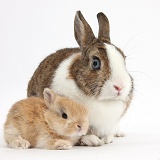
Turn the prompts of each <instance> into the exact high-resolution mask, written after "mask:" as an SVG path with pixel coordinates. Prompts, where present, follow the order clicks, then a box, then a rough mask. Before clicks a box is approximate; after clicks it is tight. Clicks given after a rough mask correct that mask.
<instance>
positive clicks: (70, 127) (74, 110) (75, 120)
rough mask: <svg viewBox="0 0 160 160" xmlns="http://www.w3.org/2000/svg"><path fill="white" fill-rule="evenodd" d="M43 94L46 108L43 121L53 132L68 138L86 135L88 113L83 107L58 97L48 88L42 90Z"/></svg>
mask: <svg viewBox="0 0 160 160" xmlns="http://www.w3.org/2000/svg"><path fill="white" fill-rule="evenodd" d="M43 94H44V100H45V103H46V105H47V107H48V109H47V111H46V112H45V120H46V122H47V123H48V125H49V127H50V129H52V130H53V132H55V133H57V134H59V135H62V136H68V137H74V136H82V135H85V134H86V133H87V130H88V124H89V122H88V112H87V110H86V108H85V107H84V106H82V105H80V104H78V103H76V102H74V101H73V100H70V99H68V98H65V97H60V96H59V95H57V94H56V93H54V92H53V91H52V90H50V89H48V88H46V89H44V92H43Z"/></svg>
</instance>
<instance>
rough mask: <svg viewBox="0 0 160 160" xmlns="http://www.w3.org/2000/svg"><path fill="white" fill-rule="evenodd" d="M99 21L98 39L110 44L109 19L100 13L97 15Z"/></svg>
mask: <svg viewBox="0 0 160 160" xmlns="http://www.w3.org/2000/svg"><path fill="white" fill-rule="evenodd" d="M97 19H98V23H99V34H98V39H99V40H102V41H104V42H110V27H109V20H108V18H107V17H106V15H105V14H104V13H102V12H100V13H98V14H97Z"/></svg>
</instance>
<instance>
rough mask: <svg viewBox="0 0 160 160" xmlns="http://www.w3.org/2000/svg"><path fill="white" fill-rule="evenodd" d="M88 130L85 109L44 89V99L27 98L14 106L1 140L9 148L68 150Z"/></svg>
mask: <svg viewBox="0 0 160 160" xmlns="http://www.w3.org/2000/svg"><path fill="white" fill-rule="evenodd" d="M87 130H88V112H87V109H86V108H85V107H83V106H82V105H80V104H78V103H76V102H74V101H73V100H70V99H68V98H65V97H60V96H58V95H57V94H55V93H54V92H53V91H51V90H50V89H48V88H46V89H45V90H44V99H42V98H38V97H30V98H27V99H25V100H21V101H19V102H17V103H16V104H14V105H13V107H12V108H11V110H10V111H9V113H8V117H7V121H6V123H5V126H4V136H5V140H6V142H7V144H8V145H9V147H12V148H23V149H25V148H29V147H36V148H45V149H71V148H72V146H73V145H76V144H77V143H79V140H80V138H81V136H82V135H85V134H86V133H87Z"/></svg>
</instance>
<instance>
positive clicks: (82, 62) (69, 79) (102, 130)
mask: <svg viewBox="0 0 160 160" xmlns="http://www.w3.org/2000/svg"><path fill="white" fill-rule="evenodd" d="M97 18H98V22H99V34H98V38H96V37H95V36H94V34H93V32H92V29H91V27H90V26H89V24H88V23H87V21H86V20H85V18H84V17H83V15H82V13H81V12H80V11H77V13H76V15H75V21H74V32H75V39H76V40H77V42H78V44H79V46H80V48H66V49H62V50H58V51H57V52H56V53H54V54H51V55H49V56H48V57H46V58H45V59H44V60H43V61H42V62H41V63H40V65H39V66H38V68H37V69H36V71H35V72H34V74H33V76H32V78H31V80H30V82H29V84H28V96H29V97H30V96H38V97H43V89H44V88H45V87H49V88H51V89H53V90H55V91H56V92H57V93H58V94H60V95H63V96H66V97H69V98H71V99H73V100H75V101H77V102H79V103H81V104H84V105H85V106H86V107H87V108H88V110H89V124H90V131H89V133H88V135H86V136H84V137H83V138H82V143H83V144H85V145H94V146H97V145H101V144H103V143H110V142H112V140H113V137H114V135H116V136H123V134H121V132H120V131H119V129H118V127H117V126H118V123H119V121H120V119H121V117H122V115H123V114H124V113H125V112H126V110H127V108H128V106H129V105H130V102H131V100H132V96H133V79H132V77H131V76H130V75H129V73H128V71H127V69H126V65H125V55H124V53H123V52H122V51H121V50H120V49H119V48H117V47H116V46H115V45H113V44H112V43H111V41H110V27H109V21H108V18H107V17H106V16H105V14H103V13H101V12H100V13H98V14H97ZM102 142H103V143H102Z"/></svg>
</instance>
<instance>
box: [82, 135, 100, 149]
mask: <svg viewBox="0 0 160 160" xmlns="http://www.w3.org/2000/svg"><path fill="white" fill-rule="evenodd" d="M81 145H85V146H101V145H103V143H102V141H101V140H100V139H99V138H98V137H97V136H96V135H93V134H92V135H86V136H83V137H82V139H81Z"/></svg>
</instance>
